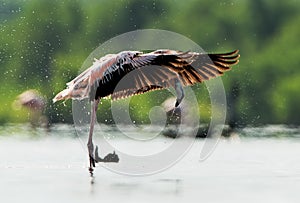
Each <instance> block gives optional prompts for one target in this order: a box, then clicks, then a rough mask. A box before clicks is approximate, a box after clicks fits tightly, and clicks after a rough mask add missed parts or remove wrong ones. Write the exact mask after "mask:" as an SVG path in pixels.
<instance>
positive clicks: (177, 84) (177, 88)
mask: <svg viewBox="0 0 300 203" xmlns="http://www.w3.org/2000/svg"><path fill="white" fill-rule="evenodd" d="M174 88H175V91H176V94H177V99H176V103H175V108H176V107H177V106H179V104H180V103H181V101H182V100H183V98H184V92H183V88H182V85H181V83H180V81H179V80H178V79H175V83H174Z"/></svg>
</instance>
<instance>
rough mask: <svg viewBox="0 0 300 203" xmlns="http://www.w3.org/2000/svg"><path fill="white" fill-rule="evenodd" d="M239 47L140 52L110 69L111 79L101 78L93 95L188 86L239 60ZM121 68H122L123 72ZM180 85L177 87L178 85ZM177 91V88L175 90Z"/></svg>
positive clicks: (121, 94)
mask: <svg viewBox="0 0 300 203" xmlns="http://www.w3.org/2000/svg"><path fill="white" fill-rule="evenodd" d="M238 58H239V55H238V50H236V51H234V52H230V53H225V54H200V53H195V52H179V51H173V50H157V51H154V52H151V53H148V54H139V55H137V56H136V57H134V58H133V59H131V60H128V61H126V62H124V63H123V64H122V67H123V68H121V69H116V70H117V71H116V72H115V73H110V74H111V75H110V76H108V77H109V78H114V81H115V82H114V84H112V83H111V82H110V81H111V80H109V79H108V80H100V87H101V88H99V89H98V90H97V93H96V95H98V96H100V97H102V96H107V95H111V97H112V99H120V98H126V97H129V96H132V95H136V94H142V93H145V92H148V91H152V90H156V89H163V88H168V87H175V89H176V87H177V85H180V86H181V85H182V86H188V85H193V84H195V83H201V82H203V81H205V80H209V79H211V78H214V77H217V76H219V75H222V74H223V73H224V72H225V71H228V70H230V67H231V66H232V65H234V64H237V63H238ZM122 70H123V72H122ZM179 88H180V87H179ZM177 93H178V92H177Z"/></svg>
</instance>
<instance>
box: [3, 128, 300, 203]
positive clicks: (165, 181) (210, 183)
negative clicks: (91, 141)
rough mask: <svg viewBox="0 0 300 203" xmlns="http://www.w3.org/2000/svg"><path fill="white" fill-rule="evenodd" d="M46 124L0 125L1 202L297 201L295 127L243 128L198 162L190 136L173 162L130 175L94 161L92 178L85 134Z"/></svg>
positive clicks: (299, 170)
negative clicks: (186, 146) (34, 127)
mask: <svg viewBox="0 0 300 203" xmlns="http://www.w3.org/2000/svg"><path fill="white" fill-rule="evenodd" d="M54 128H55V129H52V131H50V132H47V133H46V132H45V131H44V130H42V129H38V130H37V131H32V130H31V129H30V128H29V127H28V126H6V127H1V129H0V193H1V196H0V199H1V202H51V203H52V202H175V203H176V202H183V201H184V202H230V203H233V202H255V201H257V202H299V200H300V194H299V188H300V140H299V132H298V131H297V130H295V129H290V128H286V127H283V126H275V127H274V126H273V127H270V126H268V127H263V128H259V129H257V128H247V129H245V130H243V131H242V132H240V134H241V136H240V137H239V138H234V139H223V140H221V141H220V142H219V144H218V146H217V148H216V149H215V151H214V152H213V153H212V155H211V156H210V157H209V158H208V159H207V160H205V161H203V162H199V152H200V149H201V147H202V146H203V143H204V140H203V139H198V140H196V142H195V143H194V145H193V147H192V148H191V150H190V151H189V152H188V153H187V154H186V156H185V157H184V158H183V159H182V160H181V161H179V162H178V163H177V164H176V165H174V166H173V167H171V168H169V169H168V170H165V171H164V172H162V173H158V174H156V175H152V176H145V177H130V176H123V175H119V174H115V173H113V172H111V171H109V170H107V169H105V168H103V167H101V166H100V165H98V166H97V168H96V170H95V177H94V178H93V180H92V179H91V178H90V176H89V173H88V169H87V164H88V159H87V154H86V149H85V139H84V138H81V139H78V138H77V137H76V133H75V132H74V129H73V127H72V126H67V125H62V126H56V127H54ZM268 133H269V134H268ZM275 135H276V136H275ZM165 139H169V138H163V137H162V138H159V141H161V142H164V141H165ZM117 141H118V139H117ZM120 142H126V141H124V139H120ZM123 144H124V143H123ZM128 145H129V146H130V143H128ZM91 182H94V184H91Z"/></svg>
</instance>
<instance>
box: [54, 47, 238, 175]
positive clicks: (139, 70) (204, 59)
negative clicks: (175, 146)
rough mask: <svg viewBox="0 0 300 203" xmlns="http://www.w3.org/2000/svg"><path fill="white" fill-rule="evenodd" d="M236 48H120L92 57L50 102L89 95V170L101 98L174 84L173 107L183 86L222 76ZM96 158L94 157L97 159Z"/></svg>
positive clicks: (234, 59) (233, 61)
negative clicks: (207, 50) (217, 50)
mask: <svg viewBox="0 0 300 203" xmlns="http://www.w3.org/2000/svg"><path fill="white" fill-rule="evenodd" d="M238 58H239V54H238V50H236V51H233V52H229V53H224V54H202V53H196V52H180V51H174V50H156V51H153V52H150V53H142V52H139V51H123V52H120V53H118V54H108V55H106V56H104V57H102V58H100V59H99V60H98V59H95V61H94V63H93V65H92V66H91V67H90V68H88V69H87V70H85V71H84V72H82V73H81V74H80V75H79V76H77V77H76V78H75V79H73V80H72V81H70V82H69V83H67V86H68V87H67V88H66V89H65V90H63V91H61V92H60V93H58V94H57V95H56V96H55V97H54V99H53V102H56V101H58V100H65V99H84V98H89V99H90V101H91V102H93V105H92V109H91V126H90V133H89V140H88V149H89V156H90V169H91V170H92V168H93V167H95V158H94V157H95V156H94V147H93V142H92V135H93V129H94V122H95V119H96V110H97V107H98V104H99V101H100V99H101V98H103V97H107V96H111V98H112V99H120V98H125V97H129V96H132V95H135V94H142V93H145V92H148V91H151V90H157V89H163V88H168V87H174V88H175V90H176V93H177V100H176V104H175V107H177V106H178V105H179V104H180V102H181V101H182V99H183V97H184V93H183V89H182V87H183V86H188V85H193V84H195V83H201V82H203V81H205V80H209V79H211V78H214V77H217V76H220V75H222V74H223V73H224V72H225V71H228V70H230V67H231V66H232V65H235V64H237V63H238ZM96 161H97V160H96Z"/></svg>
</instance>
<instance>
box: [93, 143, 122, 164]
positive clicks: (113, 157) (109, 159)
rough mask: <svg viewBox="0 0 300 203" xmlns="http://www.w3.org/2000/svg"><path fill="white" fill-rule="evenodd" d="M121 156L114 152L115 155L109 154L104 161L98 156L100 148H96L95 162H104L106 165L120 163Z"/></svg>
mask: <svg viewBox="0 0 300 203" xmlns="http://www.w3.org/2000/svg"><path fill="white" fill-rule="evenodd" d="M119 160H120V159H119V156H118V155H117V154H116V152H115V151H114V152H113V153H109V154H107V155H106V156H105V157H104V158H103V159H102V158H101V157H100V156H99V154H98V146H96V149H95V162H96V163H98V162H104V163H108V162H114V163H118V162H119Z"/></svg>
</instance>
